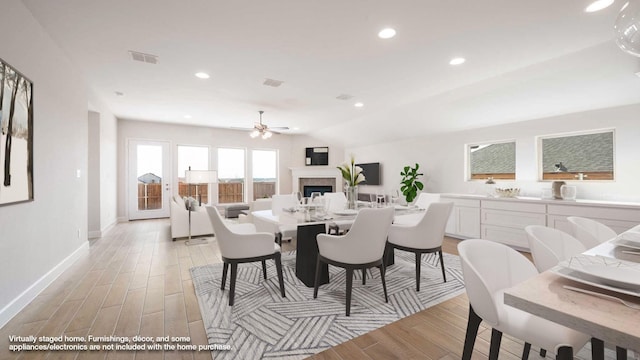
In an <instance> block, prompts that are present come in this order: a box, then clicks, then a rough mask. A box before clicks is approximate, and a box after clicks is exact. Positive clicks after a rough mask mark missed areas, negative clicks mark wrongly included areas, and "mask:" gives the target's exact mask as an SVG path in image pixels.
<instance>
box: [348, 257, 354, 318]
mask: <svg viewBox="0 0 640 360" xmlns="http://www.w3.org/2000/svg"><path fill="white" fill-rule="evenodd" d="M352 288H353V269H347V299H346V306H347V311H346V315H347V316H349V315H350V314H351V289H352Z"/></svg>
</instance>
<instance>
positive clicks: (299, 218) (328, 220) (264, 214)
mask: <svg viewBox="0 0 640 360" xmlns="http://www.w3.org/2000/svg"><path fill="white" fill-rule="evenodd" d="M363 207H369V206H367V205H365V206H363ZM358 210H359V209H354V210H349V209H345V210H343V211H335V212H326V213H323V214H320V213H318V212H317V211H315V210H311V209H304V208H297V209H285V211H282V212H280V213H277V214H275V213H274V212H273V211H272V210H260V211H254V212H252V215H253V221H254V224H255V225H256V229H257V230H258V231H266V232H273V233H275V234H276V238H277V237H278V236H279V235H278V232H279V229H280V228H281V227H282V226H284V227H292V226H293V227H296V228H297V235H296V242H297V244H296V277H297V278H298V279H300V280H301V281H302V283H304V284H305V285H306V286H307V287H313V286H314V285H315V275H316V262H317V257H318V243H317V240H316V236H317V235H318V234H323V233H327V232H328V230H329V229H330V228H331V227H332V223H333V222H335V221H336V220H355V218H356V216H357V213H358ZM424 213H425V210H424V209H419V208H415V207H407V206H399V205H396V206H395V216H394V223H403V224H411V223H417V222H418V221H419V220H420V219H421V217H422V216H424ZM383 261H384V264H385V266H390V265H393V264H394V252H393V249H392V248H390V247H387V248H385V253H384V255H383ZM328 282H329V267H328V265H327V264H322V265H321V267H320V284H319V285H322V284H326V283H328Z"/></svg>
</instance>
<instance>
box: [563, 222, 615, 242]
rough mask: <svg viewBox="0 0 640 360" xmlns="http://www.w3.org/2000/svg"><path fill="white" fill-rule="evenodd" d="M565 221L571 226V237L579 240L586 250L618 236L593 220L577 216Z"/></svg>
mask: <svg viewBox="0 0 640 360" xmlns="http://www.w3.org/2000/svg"><path fill="white" fill-rule="evenodd" d="M567 220H568V221H569V223H570V224H571V229H572V230H573V236H575V238H576V239H578V240H580V242H581V243H582V244H583V245H584V246H585V247H586V248H587V249H591V248H592V247H595V246H598V245H600V244H602V243H603V242H605V241H607V240H611V239H613V238H615V237H616V236H618V234H616V232H615V231H613V230H612V229H611V228H610V227H608V226H607V225H605V224H603V223H600V222H597V221H595V220H591V219H587V218H583V217H578V216H569V217H568V218H567Z"/></svg>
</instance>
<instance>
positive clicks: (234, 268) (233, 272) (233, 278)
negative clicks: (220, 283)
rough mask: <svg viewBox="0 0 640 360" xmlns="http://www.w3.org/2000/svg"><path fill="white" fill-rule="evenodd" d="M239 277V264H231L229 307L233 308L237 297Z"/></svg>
mask: <svg viewBox="0 0 640 360" xmlns="http://www.w3.org/2000/svg"><path fill="white" fill-rule="evenodd" d="M237 276H238V264H236V263H233V264H231V284H229V306H233V298H234V297H235V295H236V278H237Z"/></svg>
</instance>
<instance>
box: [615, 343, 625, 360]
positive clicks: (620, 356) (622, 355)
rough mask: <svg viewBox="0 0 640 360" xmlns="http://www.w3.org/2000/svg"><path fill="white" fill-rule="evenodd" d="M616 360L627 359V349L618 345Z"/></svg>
mask: <svg viewBox="0 0 640 360" xmlns="http://www.w3.org/2000/svg"><path fill="white" fill-rule="evenodd" d="M616 360H627V349H625V348H621V347H620V346H616Z"/></svg>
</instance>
